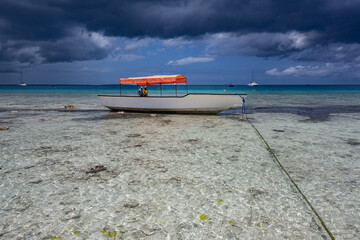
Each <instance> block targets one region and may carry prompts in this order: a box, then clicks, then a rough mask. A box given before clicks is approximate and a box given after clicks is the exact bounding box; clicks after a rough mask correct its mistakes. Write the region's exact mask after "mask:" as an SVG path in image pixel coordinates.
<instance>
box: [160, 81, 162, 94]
mask: <svg viewBox="0 0 360 240" xmlns="http://www.w3.org/2000/svg"><path fill="white" fill-rule="evenodd" d="M160 96H162V84H160Z"/></svg>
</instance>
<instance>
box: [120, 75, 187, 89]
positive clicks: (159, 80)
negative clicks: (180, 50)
mask: <svg viewBox="0 0 360 240" xmlns="http://www.w3.org/2000/svg"><path fill="white" fill-rule="evenodd" d="M186 82H187V81H186V77H184V76H183V75H156V76H149V77H132V78H121V79H120V84H137V85H138V86H139V85H154V84H171V83H186Z"/></svg>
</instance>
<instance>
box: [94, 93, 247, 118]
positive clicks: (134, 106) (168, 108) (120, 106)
mask: <svg viewBox="0 0 360 240" xmlns="http://www.w3.org/2000/svg"><path fill="white" fill-rule="evenodd" d="M243 97H245V96H244V95H240V94H192V93H191V94H187V95H185V96H182V97H161V96H153V97H135V96H134V97H133V96H106V95H99V98H100V101H101V103H102V105H103V106H105V107H107V108H110V109H111V110H117V111H135V112H169V113H197V114H216V113H219V112H221V111H224V110H226V109H229V108H230V107H232V106H234V105H235V104H237V103H239V102H241V101H242V98H243Z"/></svg>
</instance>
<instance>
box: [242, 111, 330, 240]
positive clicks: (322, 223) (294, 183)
mask: <svg viewBox="0 0 360 240" xmlns="http://www.w3.org/2000/svg"><path fill="white" fill-rule="evenodd" d="M246 120H247V121H248V122H249V123H250V124H251V126H252V127H253V128H254V129H255V131H256V132H257V133H258V135H259V136H260V138H261V139H262V140H263V142H264V143H265V145H266V147H267V148H268V150H269V151H270V153H271V154H272V156H273V157H274V159H275V160H276V162H277V163H278V164H279V166H280V167H281V169H282V170H283V171H284V173H285V174H286V175H287V176H288V178H289V179H290V181H291V182H292V183H293V185H294V186H295V188H296V189H297V190H298V191H299V193H300V194H301V196H302V197H303V199H304V200H305V202H306V203H307V204H308V205H309V206H310V208H311V210H312V211H313V212H314V213H315V215H316V216H317V217H318V219H319V220H320V222H321V225H322V226H323V227H324V229H325V230H326V232H327V233H328V235H329V237H330V238H331V239H332V240H335V237H334V236H333V235H332V233H331V232H330V230H329V229H328V227H327V226H326V224H325V222H324V220H323V219H322V218H321V217H320V215H319V214H318V213H317V211H316V210H315V208H314V207H313V206H312V205H311V203H310V202H309V200H308V199H307V197H306V196H305V195H304V194H303V192H302V191H301V190H300V188H299V186H298V185H297V184H296V182H295V181H294V180H293V179H292V177H291V176H290V174H289V173H288V172H287V171H286V169H285V168H284V167H283V165H282V164H281V162H280V161H279V159H278V158H277V157H276V155H275V153H274V151H273V150H272V149H271V148H270V146H269V144H268V143H267V142H266V140H265V138H264V137H263V136H262V135H261V133H260V132H259V130H258V129H257V128H256V127H255V126H254V124H253V123H252V122H251V121H250V120H249V119H248V117H247V116H246Z"/></svg>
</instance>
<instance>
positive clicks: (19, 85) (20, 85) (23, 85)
mask: <svg viewBox="0 0 360 240" xmlns="http://www.w3.org/2000/svg"><path fill="white" fill-rule="evenodd" d="M18 87H27V84H26V83H24V82H23V81H22V72H20V83H19V84H18Z"/></svg>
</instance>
